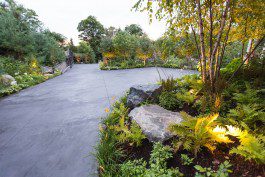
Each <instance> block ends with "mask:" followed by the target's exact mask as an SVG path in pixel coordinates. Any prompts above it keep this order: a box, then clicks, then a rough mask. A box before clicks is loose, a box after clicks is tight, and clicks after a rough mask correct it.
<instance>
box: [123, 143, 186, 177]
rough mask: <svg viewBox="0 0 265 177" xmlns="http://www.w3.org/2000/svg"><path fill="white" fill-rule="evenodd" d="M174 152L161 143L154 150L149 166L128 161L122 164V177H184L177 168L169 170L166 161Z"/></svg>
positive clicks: (141, 161) (135, 161)
mask: <svg viewBox="0 0 265 177" xmlns="http://www.w3.org/2000/svg"><path fill="white" fill-rule="evenodd" d="M171 151H172V150H171V149H170V147H168V146H163V145H162V144H161V143H156V144H155V145H154V149H153V150H152V153H151V157H150V161H149V165H150V168H147V163H146V162H145V161H143V160H142V159H140V160H134V161H128V162H126V163H124V164H121V174H122V175H121V176H126V177H135V176H138V177H145V176H164V177H177V176H183V175H182V174H181V173H180V172H179V170H178V169H177V168H175V169H168V168H167V163H166V161H167V160H168V159H169V158H171V157H172V152H171Z"/></svg>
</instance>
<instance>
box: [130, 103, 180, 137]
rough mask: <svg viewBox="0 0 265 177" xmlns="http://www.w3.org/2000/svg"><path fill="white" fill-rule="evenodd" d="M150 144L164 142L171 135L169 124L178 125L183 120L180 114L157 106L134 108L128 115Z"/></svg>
mask: <svg viewBox="0 0 265 177" xmlns="http://www.w3.org/2000/svg"><path fill="white" fill-rule="evenodd" d="M129 117H131V119H132V120H134V121H135V122H136V123H137V124H138V125H139V126H140V127H141V129H142V131H143V133H144V134H145V135H146V137H147V138H148V139H149V141H152V142H157V141H159V142H164V141H165V140H167V139H169V138H171V137H172V136H173V134H172V133H171V132H170V131H169V130H168V127H169V126H170V125H171V124H179V123H180V122H181V121H182V120H183V119H182V116H181V115H180V113H178V112H172V111H168V110H166V109H164V108H162V107H160V106H158V105H144V106H141V107H138V108H134V109H133V110H132V111H131V112H130V114H129Z"/></svg>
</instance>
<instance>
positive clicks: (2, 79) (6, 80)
mask: <svg viewBox="0 0 265 177" xmlns="http://www.w3.org/2000/svg"><path fill="white" fill-rule="evenodd" d="M0 83H2V84H3V85H4V86H12V85H17V81H16V79H15V78H14V77H12V76H10V75H8V74H4V75H2V76H0Z"/></svg>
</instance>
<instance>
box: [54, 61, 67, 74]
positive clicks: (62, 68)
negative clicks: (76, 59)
mask: <svg viewBox="0 0 265 177" xmlns="http://www.w3.org/2000/svg"><path fill="white" fill-rule="evenodd" d="M69 68H70V67H69V66H67V64H66V62H65V61H64V62H62V63H60V64H58V65H56V66H55V69H56V70H59V71H60V72H61V73H65V72H66V71H67V70H68V69H69Z"/></svg>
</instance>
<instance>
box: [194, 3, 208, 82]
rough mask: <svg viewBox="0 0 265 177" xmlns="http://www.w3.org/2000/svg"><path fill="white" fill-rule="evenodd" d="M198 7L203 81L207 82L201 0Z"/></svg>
mask: <svg viewBox="0 0 265 177" xmlns="http://www.w3.org/2000/svg"><path fill="white" fill-rule="evenodd" d="M196 2H197V5H198V17H199V35H200V44H201V45H200V47H201V63H202V68H201V70H202V80H203V82H204V83H205V82H206V57H205V44H204V32H203V21H202V13H201V3H200V0H196Z"/></svg>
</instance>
